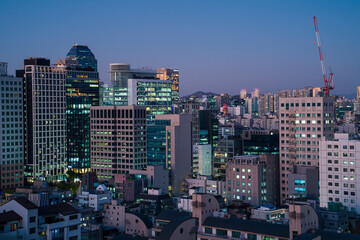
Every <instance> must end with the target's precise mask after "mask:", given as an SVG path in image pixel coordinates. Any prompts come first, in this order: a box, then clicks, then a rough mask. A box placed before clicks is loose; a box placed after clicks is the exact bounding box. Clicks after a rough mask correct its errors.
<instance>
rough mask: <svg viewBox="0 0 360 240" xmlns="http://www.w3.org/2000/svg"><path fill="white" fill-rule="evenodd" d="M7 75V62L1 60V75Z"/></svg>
mask: <svg viewBox="0 0 360 240" xmlns="http://www.w3.org/2000/svg"><path fill="white" fill-rule="evenodd" d="M6 75H7V63H6V62H0V76H6Z"/></svg>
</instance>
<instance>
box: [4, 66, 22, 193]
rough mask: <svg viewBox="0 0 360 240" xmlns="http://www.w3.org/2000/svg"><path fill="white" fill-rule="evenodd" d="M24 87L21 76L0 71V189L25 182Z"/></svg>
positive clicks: (19, 185)
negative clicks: (0, 72) (13, 75)
mask: <svg viewBox="0 0 360 240" xmlns="http://www.w3.org/2000/svg"><path fill="white" fill-rule="evenodd" d="M4 73H6V71H4ZM22 91H23V79H22V78H17V77H10V76H6V75H1V74H0V104H1V108H0V126H1V130H0V176H1V181H0V190H3V189H9V188H13V189H14V188H16V187H21V186H23V184H24V132H23V131H24V125H23V113H24V112H23V106H24V105H23V92H22Z"/></svg>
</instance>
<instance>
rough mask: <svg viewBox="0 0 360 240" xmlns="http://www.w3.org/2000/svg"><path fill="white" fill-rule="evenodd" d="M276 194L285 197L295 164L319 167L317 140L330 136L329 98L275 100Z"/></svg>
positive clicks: (332, 126) (332, 130)
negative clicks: (277, 122)
mask: <svg viewBox="0 0 360 240" xmlns="http://www.w3.org/2000/svg"><path fill="white" fill-rule="evenodd" d="M279 102H280V103H279V120H280V130H279V133H280V192H281V195H280V197H281V201H282V202H284V201H285V199H286V198H287V197H288V196H289V189H288V178H289V174H291V173H293V171H294V167H295V165H301V166H314V167H318V164H319V141H320V140H321V139H322V137H323V136H325V137H326V138H330V139H331V138H332V137H333V134H334V100H333V98H332V97H328V98H326V97H288V98H286V97H285V98H280V100H279Z"/></svg>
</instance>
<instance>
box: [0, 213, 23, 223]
mask: <svg viewBox="0 0 360 240" xmlns="http://www.w3.org/2000/svg"><path fill="white" fill-rule="evenodd" d="M21 219H22V217H21V216H19V215H18V214H17V213H16V212H14V211H8V212H3V213H0V225H2V224H4V223H7V222H11V221H15V220H19V221H20V220H21Z"/></svg>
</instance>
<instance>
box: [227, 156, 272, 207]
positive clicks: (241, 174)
mask: <svg viewBox="0 0 360 240" xmlns="http://www.w3.org/2000/svg"><path fill="white" fill-rule="evenodd" d="M278 173H279V157H278V156H277V155H261V156H250V155H243V156H235V157H234V159H233V160H231V161H230V162H229V163H228V165H227V168H226V184H227V185H226V189H227V199H228V200H230V201H231V200H242V201H244V202H247V203H250V204H252V205H255V206H259V205H262V204H278V202H279V191H278V189H279V180H278Z"/></svg>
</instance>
